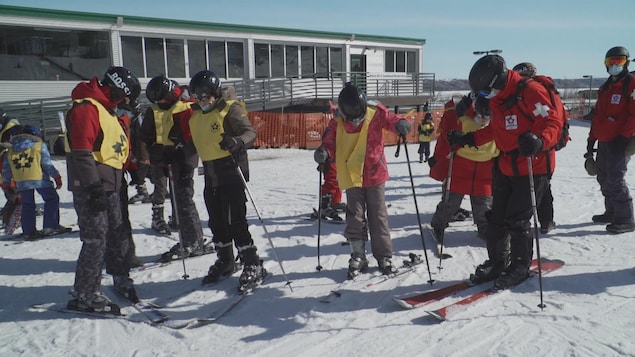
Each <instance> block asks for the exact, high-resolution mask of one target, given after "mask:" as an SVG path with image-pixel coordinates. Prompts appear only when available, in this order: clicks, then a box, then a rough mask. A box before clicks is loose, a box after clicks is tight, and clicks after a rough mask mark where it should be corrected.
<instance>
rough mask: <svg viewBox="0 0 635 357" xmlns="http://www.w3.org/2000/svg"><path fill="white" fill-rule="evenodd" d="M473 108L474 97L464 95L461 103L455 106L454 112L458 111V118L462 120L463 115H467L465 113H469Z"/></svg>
mask: <svg viewBox="0 0 635 357" xmlns="http://www.w3.org/2000/svg"><path fill="white" fill-rule="evenodd" d="M471 107H472V95H471V94H469V95H464V96H463V98H461V101H460V102H459V103H458V104H457V105H455V106H454V110H455V111H456V117H457V118H460V117H462V116H463V115H465V112H467V110H468V109H470V108H471Z"/></svg>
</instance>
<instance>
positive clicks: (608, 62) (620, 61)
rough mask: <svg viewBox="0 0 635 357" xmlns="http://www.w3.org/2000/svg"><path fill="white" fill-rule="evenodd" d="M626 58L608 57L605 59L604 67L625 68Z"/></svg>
mask: <svg viewBox="0 0 635 357" xmlns="http://www.w3.org/2000/svg"><path fill="white" fill-rule="evenodd" d="M626 61H627V59H626V57H624V56H614V57H606V58H605V59H604V65H605V66H607V67H609V66H623V65H625V64H626Z"/></svg>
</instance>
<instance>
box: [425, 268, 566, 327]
mask: <svg viewBox="0 0 635 357" xmlns="http://www.w3.org/2000/svg"><path fill="white" fill-rule="evenodd" d="M562 266H564V262H563V261H562V260H549V259H542V260H541V263H540V267H541V271H542V275H545V274H547V273H550V272H552V271H554V270H558V269H560V268H562ZM530 271H531V273H532V274H531V275H530V277H531V276H534V275H537V274H538V267H537V266H536V267H533V268H531V269H530ZM524 281H526V280H523V281H522V282H521V283H520V284H522V283H523V282H524ZM520 284H517V285H514V286H518V285H520ZM514 286H510V287H509V288H507V289H504V290H509V289H511V288H513V287H514ZM504 290H500V289H495V288H494V287H490V288H487V289H485V290H481V291H479V292H476V293H474V294H472V295H469V296H467V297H466V298H464V299H461V300H459V301H457V302H454V303H452V304H449V305H446V306H444V307H441V308H439V309H436V310H434V311H426V312H427V313H428V314H430V315H432V316H433V317H435V318H436V319H437V320H440V321H445V320H447V319H448V318H449V317H451V316H453V315H456V314H457V313H459V312H461V311H463V310H465V309H466V308H467V307H468V306H470V305H471V304H472V303H473V302H475V301H479V300H482V299H485V298H487V297H489V296H492V295H495V294H497V293H498V292H501V291H504Z"/></svg>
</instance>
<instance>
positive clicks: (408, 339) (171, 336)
mask: <svg viewBox="0 0 635 357" xmlns="http://www.w3.org/2000/svg"><path fill="white" fill-rule="evenodd" d="M571 131H572V137H573V141H572V142H570V144H569V146H568V147H567V148H565V149H564V150H563V151H561V152H559V153H558V168H557V171H556V173H555V176H554V179H553V182H552V184H553V191H554V196H555V211H556V214H555V220H556V222H557V223H558V228H557V229H556V230H554V231H552V233H550V234H549V235H547V236H542V237H541V238H540V248H541V253H542V256H544V257H549V258H558V259H562V260H564V261H565V262H566V266H565V267H563V268H562V269H560V270H559V271H556V272H554V273H552V274H550V275H546V276H545V277H544V278H543V289H544V302H545V304H546V308H545V309H544V310H543V311H541V310H540V308H538V307H537V305H538V304H539V302H540V295H539V285H538V279H531V280H530V281H528V282H527V283H525V284H523V285H522V286H519V287H517V288H516V289H514V290H513V291H506V292H503V293H500V294H498V295H496V296H494V297H491V298H489V299H487V300H485V301H482V302H479V303H475V304H474V305H473V306H471V307H470V308H469V309H468V310H466V311H464V312H462V313H460V314H458V315H456V316H455V317H454V318H453V319H451V320H449V321H446V322H443V323H440V322H438V321H437V320H435V319H434V318H432V317H431V316H429V315H428V314H426V312H425V310H429V309H432V308H435V307H438V306H442V305H443V304H444V303H448V302H451V301H454V300H458V299H459V298H460V297H462V296H465V295H466V294H467V293H468V292H463V293H459V294H458V295H455V296H452V297H449V298H447V299H445V300H443V301H442V302H438V303H435V304H432V305H429V306H428V307H424V308H420V309H415V310H402V309H401V308H400V307H398V306H397V305H396V304H395V303H394V302H393V301H392V299H391V298H392V297H393V296H401V295H405V294H408V293H412V292H422V291H426V290H430V289H432V288H440V287H443V286H446V285H449V284H450V283H452V282H456V281H459V280H461V279H464V278H465V277H467V276H468V274H469V273H470V272H472V271H473V269H474V266H475V265H476V264H478V263H481V262H482V261H483V260H484V259H485V257H486V251H485V248H484V245H483V243H482V242H481V241H479V240H478V239H477V238H476V234H475V227H474V226H473V225H471V222H462V223H457V224H453V225H452V226H451V228H450V229H449V230H448V231H447V233H446V243H447V248H446V252H448V253H450V254H452V255H453V258H452V259H448V260H444V261H443V263H442V268H443V269H442V270H440V269H438V267H439V261H438V260H437V259H436V258H434V256H433V254H432V251H431V250H430V245H431V244H430V241H429V240H427V239H426V244H427V246H428V248H429V249H428V251H427V256H428V258H429V259H430V261H429V266H430V270H431V274H432V277H433V278H434V279H435V280H436V282H435V283H434V284H433V286H431V285H430V284H429V283H427V281H428V278H429V276H428V270H427V266H426V264H423V265H421V266H419V268H418V270H417V271H416V273H412V274H409V275H405V276H402V277H400V278H397V279H393V280H391V281H388V282H386V283H384V284H381V285H378V286H376V287H372V288H361V289H344V290H342V291H341V296H340V297H332V298H331V302H330V303H323V302H320V300H321V299H323V298H324V297H325V296H327V295H328V294H329V292H330V291H331V290H333V289H335V288H337V286H338V284H339V283H340V282H342V281H343V280H344V279H345V275H346V267H347V260H348V254H349V248H348V247H346V246H342V245H341V244H340V243H341V242H342V241H343V238H342V235H341V231H342V230H343V226H342V225H333V224H322V225H321V237H320V242H321V249H320V263H321V265H322V266H323V267H324V270H322V271H321V272H318V271H317V270H316V266H317V264H318V259H317V242H318V240H317V223H315V222H312V221H308V220H306V219H305V217H306V216H307V215H308V213H309V212H311V210H312V208H313V207H314V206H315V205H316V204H317V189H318V173H317V171H316V170H315V167H316V164H315V163H314V162H313V153H312V151H305V150H295V149H278V150H274V149H263V150H252V151H250V152H249V155H250V159H251V177H252V181H251V182H250V184H249V187H250V190H251V192H252V194H253V195H254V200H255V202H256V205H257V207H258V210H259V212H260V214H261V215H262V219H263V221H264V223H265V225H266V230H267V231H268V232H269V236H270V238H271V240H272V241H273V244H274V245H275V249H276V253H277V256H279V257H280V259H281V260H282V264H283V267H284V270H285V271H286V274H287V277H288V279H289V280H291V281H292V284H291V286H292V287H293V291H291V290H290V289H289V287H287V286H285V283H286V281H285V277H284V275H283V274H282V271H281V269H280V266H279V265H278V263H277V262H276V261H275V254H274V251H273V250H272V248H271V246H270V244H269V241H268V239H267V236H266V235H265V231H264V229H263V226H262V224H261V223H260V221H259V219H258V216H257V215H256V211H255V210H254V208H253V206H252V205H251V203H249V206H248V207H249V210H248V215H249V220H250V223H251V227H250V229H251V232H252V234H253V235H254V239H255V242H256V244H257V245H258V247H259V252H260V254H261V256H262V257H263V258H264V259H265V266H266V267H267V269H268V270H269V271H270V272H271V273H272V275H271V276H270V278H269V279H268V280H267V281H266V283H265V284H264V285H263V286H262V287H261V288H259V289H257V290H256V291H255V292H254V294H253V295H251V296H249V297H248V298H247V299H246V300H245V301H243V302H242V304H240V305H238V306H237V307H236V309H235V310H233V311H231V312H230V313H229V314H228V315H226V316H225V317H224V318H223V319H221V320H220V321H218V322H217V323H215V324H210V325H207V326H204V327H200V328H198V329H181V330H174V329H168V328H165V327H153V326H150V325H147V324H144V323H134V322H130V321H127V320H122V319H98V318H90V317H89V318H87V317H83V316H79V315H70V314H61V313H56V312H50V311H46V312H37V311H32V310H30V309H29V307H30V306H31V305H32V304H36V303H45V302H57V303H60V304H64V303H65V302H66V301H67V299H68V295H67V291H68V289H69V288H70V287H71V286H72V283H73V278H74V269H75V261H76V259H77V256H78V253H79V250H80V247H81V244H80V241H79V239H78V233H72V234H68V235H66V236H60V237H57V238H54V239H53V238H51V239H44V240H41V241H37V242H25V243H21V244H16V243H15V242H7V241H3V242H1V243H0V245H1V246H2V248H1V251H0V291H1V292H2V293H1V294H0V306H1V307H0V355H1V356H117V357H119V356H322V355H324V353H325V352H327V353H328V354H329V355H332V356H356V355H365V356H470V357H471V356H624V355H631V356H633V355H635V342H634V341H633V336H634V335H635V285H634V282H635V268H634V265H635V262H634V258H633V252H635V234H621V235H610V234H608V233H606V231H605V230H604V226H603V225H597V224H592V223H590V222H591V216H592V215H593V214H598V213H602V211H603V205H602V202H603V199H602V195H601V194H600V190H599V187H598V184H597V182H596V181H595V179H594V178H592V177H589V176H587V175H586V173H585V171H584V169H583V158H582V154H583V153H584V150H585V146H586V141H585V139H586V134H587V132H588V123H581V122H574V123H572V129H571ZM416 150H417V145H413V144H411V145H409V146H408V153H409V154H410V157H411V159H412V160H415V162H412V163H411V167H412V171H413V173H414V184H415V189H416V193H417V202H418V207H419V211H420V215H421V219H422V222H428V221H429V220H430V218H431V215H432V212H433V209H434V207H435V205H436V204H437V203H438V201H439V199H440V185H439V183H437V182H435V181H433V180H431V179H430V178H429V177H428V176H427V173H428V167H427V165H426V164H420V163H418V161H416V156H417V154H416ZM386 154H387V157H388V161H389V165H390V173H391V180H390V181H389V182H388V183H387V190H386V191H387V192H386V201H387V202H388V203H390V205H391V206H390V207H389V209H388V210H389V214H390V225H391V227H392V238H393V241H394V249H395V260H396V261H400V260H401V259H402V258H404V257H406V256H407V255H408V253H410V252H414V253H417V254H423V249H422V247H423V245H422V240H421V236H420V233H419V229H418V227H417V219H416V210H415V205H414V199H413V195H412V187H411V184H410V177H409V174H408V165H407V162H406V153H405V152H404V150H403V148H402V150H401V153H400V155H399V157H397V158H395V155H394V154H395V147H388V148H386ZM56 166H57V167H58V168H59V169H60V171H61V172H62V174H63V175H64V173H65V168H64V162H63V161H56ZM627 182H629V183H630V188H631V190H635V187H634V186H633V182H635V169H634V168H633V167H632V165H631V170H630V171H629V172H628V177H627ZM150 187H151V186H150ZM196 187H197V195H196V197H195V199H196V204H197V206H198V208H199V211H200V212H201V220H202V221H203V222H204V223H203V225H204V232H205V234H207V235H209V234H210V231H209V229H207V227H206V225H207V214H206V213H205V208H204V207H205V206H204V203H203V200H202V197H201V193H202V187H203V180H202V178H201V177H197V179H196ZM133 191H134V189H133V188H130V194H133V193H134V192H133ZM60 195H61V197H62V198H61V201H62V202H61V212H62V222H61V223H62V224H72V223H75V221H76V218H75V217H76V216H75V212H74V210H73V207H72V203H71V195H70V193H69V192H67V191H66V190H62V191H60ZM463 207H464V208H468V209H469V208H470V207H469V202H468V201H467V200H465V201H464V205H463ZM130 210H131V219H132V224H133V229H134V232H133V233H134V236H135V241H136V244H137V253H138V255H139V256H140V257H142V258H143V259H144V260H145V261H150V260H153V259H155V258H156V257H157V256H158V255H159V254H160V253H162V252H164V251H166V250H167V249H169V248H170V247H171V246H172V245H173V244H174V243H175V240H176V239H178V235H176V234H173V236H172V239H170V238H167V237H160V236H156V235H154V234H152V233H151V232H150V230H149V226H150V214H151V212H150V205H148V204H137V205H133V206H131V207H130ZM40 224H41V223H40ZM214 260H215V257H214V256H209V255H208V256H204V257H198V258H193V259H190V260H187V261H186V262H185V264H186V269H187V274H189V275H190V279H188V280H184V279H182V276H183V265H182V264H181V263H180V262H179V263H173V264H171V265H169V266H167V267H163V268H158V269H153V270H147V271H144V272H137V273H134V274H133V276H132V277H133V278H134V280H135V282H136V286H137V290H138V293H139V295H140V296H141V297H143V298H146V299H150V300H152V301H154V302H156V303H157V304H160V305H163V306H165V308H164V311H165V312H166V313H168V314H169V315H171V316H172V318H173V319H175V320H181V319H188V318H193V317H197V316H205V315H208V314H210V313H212V312H213V311H215V309H218V308H219V307H220V306H222V303H223V298H224V297H225V296H227V295H228V294H231V293H232V291H233V290H234V289H235V287H236V285H237V276H234V277H233V278H231V279H228V280H225V281H223V282H222V283H220V284H219V285H217V286H214V287H204V288H202V287H200V282H201V278H202V277H203V276H204V275H205V273H206V271H207V268H208V267H209V265H210V264H212V263H213V261H214ZM371 263H372V267H374V266H375V262H374V260H371ZM371 272H376V271H374V269H371ZM111 285H112V281H111V279H110V277H107V278H104V280H103V291H104V292H105V293H106V294H108V295H110V296H111V297H113V294H112V290H111V289H110V286H111ZM193 289H194V290H193ZM191 290H193V291H191ZM186 291H190V292H189V293H185V292H186ZM124 310H125V312H128V313H131V314H134V313H135V312H134V310H128V309H124ZM132 317H135V316H134V315H133V316H132ZM137 317H138V316H137Z"/></svg>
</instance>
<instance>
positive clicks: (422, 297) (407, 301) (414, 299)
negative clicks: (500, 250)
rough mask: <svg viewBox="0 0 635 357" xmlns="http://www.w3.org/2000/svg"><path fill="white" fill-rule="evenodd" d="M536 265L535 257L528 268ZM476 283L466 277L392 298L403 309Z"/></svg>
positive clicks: (411, 307)
mask: <svg viewBox="0 0 635 357" xmlns="http://www.w3.org/2000/svg"><path fill="white" fill-rule="evenodd" d="M537 266H538V260H537V259H534V260H532V261H531V265H530V268H531V269H533V268H535V267H537ZM477 285H480V284H477V283H474V282H472V281H471V280H469V279H466V280H463V281H460V282H458V283H455V284H451V285H448V286H445V287H442V288H439V289H436V290H431V291H427V292H425V293H421V294H416V295H411V296H406V297H401V298H397V297H395V298H393V300H394V301H395V302H396V303H397V304H398V305H399V306H401V307H403V308H404V309H414V308H418V307H422V306H425V305H428V304H430V303H433V302H436V301H439V300H441V299H443V298H446V297H448V296H451V295H453V294H455V293H458V292H460V291H463V290H467V289H469V288H471V287H474V286H477Z"/></svg>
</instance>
